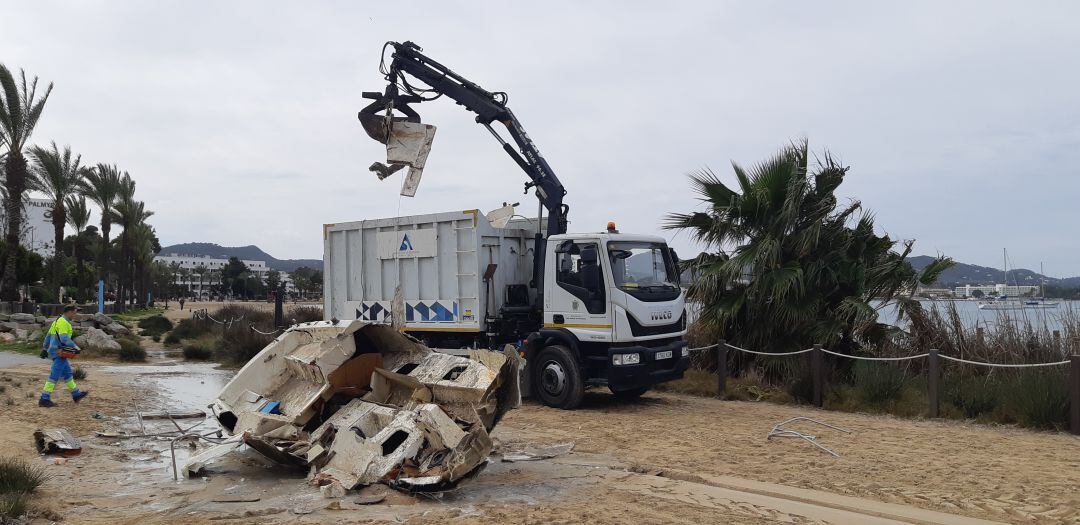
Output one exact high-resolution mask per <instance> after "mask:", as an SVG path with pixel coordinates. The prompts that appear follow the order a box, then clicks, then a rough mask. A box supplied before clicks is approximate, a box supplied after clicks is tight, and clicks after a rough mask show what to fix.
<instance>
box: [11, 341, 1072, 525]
mask: <svg viewBox="0 0 1080 525" xmlns="http://www.w3.org/2000/svg"><path fill="white" fill-rule="evenodd" d="M82 365H83V366H84V367H85V368H87V370H88V372H89V377H88V379H87V380H85V381H83V382H82V385H83V386H84V387H86V388H90V389H92V391H93V393H92V395H91V397H90V398H88V399H87V400H86V402H84V403H80V404H79V405H74V404H72V403H70V401H68V400H67V399H66V398H61V401H62V405H61V407H59V408H57V409H52V410H50V411H48V412H43V409H39V408H37V407H36V406H35V403H36V392H37V389H38V388H39V387H40V385H39V384H38V382H39V380H40V379H41V378H42V377H44V374H45V373H46V370H47V365H46V364H45V363H44V362H43V361H42V362H40V363H31V364H20V365H16V366H15V367H14V368H7V369H3V370H0V384H6V385H9V386H8V389H7V395H9V396H11V397H12V399H13V405H9V406H7V407H5V408H6V410H5V414H4V417H3V420H4V421H3V424H4V432H2V433H0V447H2V448H0V450H4V451H5V452H6V453H14V454H18V455H23V456H26V457H34V453H33V449H32V444H31V439H30V434H31V433H32V431H33V430H34V428H36V427H38V426H41V425H46V426H49V425H56V426H66V427H68V428H70V429H72V430H73V431H75V432H76V433H77V434H78V435H79V436H80V437H81V438H83V440H84V446H85V447H86V448H85V452H84V453H83V455H81V456H79V457H77V458H73V459H71V460H70V461H67V462H64V463H62V464H59V465H54V464H51V463H48V468H49V469H50V471H51V472H52V473H54V474H55V477H54V479H53V480H51V481H50V482H49V483H48V485H47V486H46V487H45V489H44V491H43V494H42V497H39V498H37V500H36V501H38V504H39V505H43V506H44V507H45V508H46V509H47V511H48V512H51V513H53V514H52V515H54V516H62V517H63V518H64V522H65V523H140V524H142V523H170V522H176V521H181V520H183V521H186V522H194V521H199V522H202V521H207V520H212V521H213V522H216V523H250V522H252V521H254V520H256V519H257V520H258V521H259V522H264V523H385V522H405V523H416V524H419V523H432V522H446V523H455V524H463V525H471V524H477V523H583V522H587V523H686V524H695V525H697V524H700V523H724V522H727V523H777V522H789V523H818V522H828V523H897V522H908V523H965V521H964V520H963V519H961V518H960V517H959V516H968V517H972V518H982V519H986V520H995V521H1000V522H1022V523H1055V524H1056V523H1080V513H1077V511H1076V509H1078V508H1080V493H1078V492H1077V490H1076V488H1077V487H1080V440H1078V439H1076V438H1074V437H1072V436H1068V435H1064V434H1050V433H1034V432H1029V431H1024V430H1018V429H1012V428H992V427H983V426H975V425H966V424H959V423H949V422H928V421H908V420H899V419H893V418H888V417H880V416H866V415H856V414H843V413H837V412H819V411H815V410H812V409H808V408H805V407H790V406H779V405H770V404H764V403H741V402H719V401H716V400H712V399H704V398H696V397H690V396H682V395H675V394H651V393H650V394H647V395H646V396H645V397H644V398H643V399H641V400H640V401H638V402H635V403H630V404H624V403H617V402H615V400H614V399H613V398H612V397H611V396H609V395H606V394H603V393H590V394H588V395H587V397H586V402H585V406H584V407H583V408H582V409H580V410H577V411H573V412H567V411H561V410H555V409H549V408H546V407H541V406H537V405H532V404H530V405H526V406H524V407H522V408H521V409H519V410H516V411H514V412H511V413H510V414H509V415H508V416H507V417H506V419H505V420H504V421H503V422H501V423H500V425H499V426H498V427H497V429H496V431H495V437H496V439H497V440H498V441H499V450H502V451H505V450H514V449H517V448H519V447H521V446H523V445H526V444H552V443H558V442H566V441H573V442H574V443H575V444H576V447H575V450H574V452H573V453H571V454H568V455H566V456H562V457H559V458H555V459H551V460H545V461H533V462H519V463H506V462H499V461H495V462H493V463H491V464H489V466H488V467H487V468H486V469H485V470H484V471H482V472H480V473H479V474H478V475H477V476H476V477H475V478H473V479H471V480H467V481H466V482H464V483H462V484H461V485H460V486H459V487H457V488H456V489H455V490H453V491H450V492H447V493H443V494H441V495H438V496H437V497H436V496H432V497H430V498H428V497H420V496H409V495H404V494H400V493H397V492H393V491H389V490H386V489H385V488H384V487H374V488H371V489H366V490H365V491H374V492H384V493H385V495H386V499H385V501H383V502H382V503H379V504H376V505H368V506H359V505H357V503H356V497H355V496H349V497H346V498H344V499H342V500H327V499H324V498H323V497H322V496H321V494H320V493H319V492H318V490H317V489H316V488H315V487H310V486H308V485H306V484H305V483H304V474H305V473H304V472H287V471H284V470H282V469H281V468H280V467H278V466H276V465H272V464H270V463H269V462H267V461H266V460H264V459H263V458H261V457H260V456H258V455H257V454H255V453H253V452H251V451H245V452H244V453H241V454H239V455H238V456H237V457H235V458H223V459H222V460H219V462H217V463H214V464H212V465H211V468H210V475H209V476H208V477H207V478H205V479H198V480H181V481H179V482H174V481H173V480H172V472H171V467H170V463H171V462H170V461H169V458H170V456H169V443H168V441H167V440H157V441H152V440H145V439H144V440H126V441H125V440H114V439H105V438H97V437H93V433H94V432H95V431H97V430H102V429H114V430H115V429H122V430H127V431H132V430H135V429H137V428H138V423H137V422H136V420H135V419H134V418H133V415H132V409H131V406H132V401H133V400H136V401H137V402H138V403H139V406H140V408H142V409H144V410H148V409H158V408H170V407H171V408H192V407H194V408H198V405H199V404H200V403H201V404H203V405H205V402H206V401H207V400H208V399H209V397H211V396H213V395H214V394H215V393H216V392H217V389H218V388H220V384H221V382H223V381H225V380H226V378H227V377H228V374H229V372H228V371H221V370H217V369H215V368H214V367H213V366H212V365H207V364H186V363H177V362H176V361H175V360H174V359H173V358H172V357H169V356H164V357H162V356H158V357H155V358H154V359H152V361H151V363H149V364H146V365H136V366H129V365H118V364H115V363H106V362H83V363H82ZM3 377H7V378H9V380H4V379H2V378H3ZM16 383H17V384H18V385H19V386H18V387H15V386H14V385H15V384H16ZM27 393H30V396H29V397H28V396H27ZM63 401H66V402H63ZM95 413H96V414H98V416H96V417H104V418H105V419H96V418H95ZM795 415H809V416H812V417H817V418H820V419H822V420H824V421H827V422H829V423H832V424H835V425H839V426H842V427H846V428H848V429H851V430H852V431H853V432H852V433H851V434H841V433H837V432H833V431H820V432H819V431H816V430H815V431H814V432H815V433H817V434H819V436H820V439H821V440H822V442H823V443H824V444H826V445H827V446H829V447H830V448H832V449H834V450H836V451H837V452H838V453H839V454H840V455H841V457H840V458H833V457H832V456H828V455H826V454H824V453H822V452H821V451H819V450H817V449H815V448H813V447H812V446H811V445H810V444H809V443H805V442H800V441H797V440H774V441H766V440H765V433H766V432H767V431H768V430H769V429H770V428H771V427H772V425H773V424H775V423H776V422H779V421H780V420H782V419H786V418H788V417H792V416H795ZM43 416H45V417H44V418H43ZM146 424H147V425H151V428H162V429H167V428H169V426H170V424H169V423H168V422H167V421H166V422H147V423H146ZM189 453H190V452H189V451H188V450H187V449H186V448H184V447H181V450H180V452H179V456H180V458H181V461H182V460H183V458H185V457H187V455H188V454H189ZM42 461H45V460H42ZM255 498H258V501H247V502H237V501H220V500H223V499H234V500H235V499H247V500H251V499H255ZM215 499H216V500H219V501H214V500H215ZM890 504H893V505H892V506H890ZM328 507H329V508H328ZM920 509H925V510H928V511H938V512H944V513H948V515H940V514H934V513H927V512H923V513H921V514H920V512H921V511H920ZM47 514H48V513H47ZM192 520H194V521H192ZM950 520H951V521H950Z"/></svg>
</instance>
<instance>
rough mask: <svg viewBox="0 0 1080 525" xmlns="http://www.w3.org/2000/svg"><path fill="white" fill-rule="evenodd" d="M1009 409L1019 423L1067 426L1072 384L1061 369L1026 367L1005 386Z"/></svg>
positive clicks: (1037, 425)
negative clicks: (1069, 384)
mask: <svg viewBox="0 0 1080 525" xmlns="http://www.w3.org/2000/svg"><path fill="white" fill-rule="evenodd" d="M1001 395H1002V397H1003V398H1004V400H1005V408H1006V411H1007V412H1008V413H1009V414H1010V415H1011V416H1012V417H1014V418H1015V419H1016V421H1017V422H1018V423H1020V425H1022V426H1025V427H1032V428H1043V429H1051V428H1058V427H1064V426H1065V424H1066V422H1067V421H1068V414H1069V387H1068V383H1067V380H1066V375H1065V374H1064V373H1062V372H1061V371H1060V370H1036V369H1030V368H1029V369H1025V370H1022V371H1021V372H1020V373H1018V374H1017V375H1016V376H1015V377H1014V378H1012V380H1010V381H1006V382H1005V383H1004V385H1003V388H1002V393H1001Z"/></svg>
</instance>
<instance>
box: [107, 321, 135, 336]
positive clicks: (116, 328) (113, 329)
mask: <svg viewBox="0 0 1080 525" xmlns="http://www.w3.org/2000/svg"><path fill="white" fill-rule="evenodd" d="M101 329H102V330H105V332H106V333H108V334H110V335H117V334H120V335H124V334H128V333H131V330H129V329H128V327H126V326H124V325H122V324H120V323H112V324H107V325H105V326H102V327H101Z"/></svg>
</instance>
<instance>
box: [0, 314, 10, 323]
mask: <svg viewBox="0 0 1080 525" xmlns="http://www.w3.org/2000/svg"><path fill="white" fill-rule="evenodd" d="M10 320H11V315H9V314H0V322H7V321H10Z"/></svg>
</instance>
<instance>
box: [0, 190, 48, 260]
mask: <svg viewBox="0 0 1080 525" xmlns="http://www.w3.org/2000/svg"><path fill="white" fill-rule="evenodd" d="M23 210H24V212H25V217H24V219H23V231H22V232H21V235H20V236H19V238H20V239H21V240H22V245H23V247H24V248H26V249H28V250H30V251H32V252H36V253H37V254H38V255H40V256H42V257H52V254H53V225H52V201H50V200H49V199H26V202H25V203H24V204H23ZM0 221H2V222H0V224H2V225H3V226H2V227H3V228H4V229H6V228H7V218H6V216H5V213H4V207H3V206H0Z"/></svg>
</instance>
